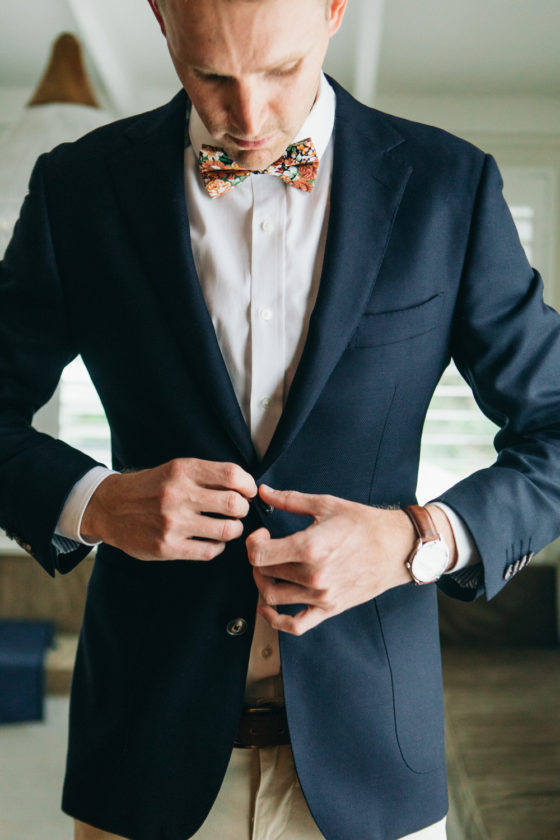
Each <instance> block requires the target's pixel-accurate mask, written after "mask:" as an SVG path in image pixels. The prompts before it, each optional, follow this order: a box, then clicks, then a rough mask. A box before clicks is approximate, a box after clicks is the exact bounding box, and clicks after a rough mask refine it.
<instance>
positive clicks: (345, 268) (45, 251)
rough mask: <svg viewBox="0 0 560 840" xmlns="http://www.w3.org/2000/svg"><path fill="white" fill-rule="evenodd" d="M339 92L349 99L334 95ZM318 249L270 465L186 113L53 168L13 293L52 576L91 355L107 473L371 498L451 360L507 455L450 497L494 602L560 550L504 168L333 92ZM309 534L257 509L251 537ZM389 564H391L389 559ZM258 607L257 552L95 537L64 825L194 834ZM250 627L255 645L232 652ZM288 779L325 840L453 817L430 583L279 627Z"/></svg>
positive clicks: (11, 479)
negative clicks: (202, 227)
mask: <svg viewBox="0 0 560 840" xmlns="http://www.w3.org/2000/svg"><path fill="white" fill-rule="evenodd" d="M333 84H334V83H333ZM335 91H336V97H337V106H336V122H335V129H334V167H335V168H334V175H333V181H332V192H331V207H330V220H329V230H328V241H327V249H326V254H325V262H324V269H323V275H322V279H321V284H320V290H319V296H318V300H317V303H316V306H315V309H314V312H313V315H312V317H311V323H310V328H309V336H308V339H307V343H306V345H305V349H304V353H303V358H302V360H301V363H300V365H299V368H298V370H297V373H296V377H295V379H294V382H293V385H292V388H291V391H290V393H289V396H288V400H287V404H286V407H285V411H284V413H283V415H282V417H281V420H280V422H279V425H278V428H277V430H276V433H275V435H274V438H273V440H272V442H271V444H270V447H269V449H268V451H267V452H266V454H265V456H264V458H263V459H262V460H259V458H258V457H257V455H256V453H255V451H254V448H253V446H252V443H251V438H250V434H249V431H248V429H247V426H246V424H245V422H244V419H243V416H242V414H241V411H240V409H239V405H238V403H237V401H236V398H235V395H234V392H233V389H232V385H231V382H230V381H229V378H228V375H227V371H226V367H225V365H224V362H223V359H222V357H221V354H220V350H219V347H218V343H217V340H216V336H215V333H214V330H213V327H212V323H211V319H210V317H209V314H208V311H207V309H206V307H205V304H204V299H203V296H202V293H201V289H200V285H199V282H198V279H197V276H196V273H195V267H194V263H193V257H192V252H191V247H190V241H189V225H188V207H186V206H185V192H184V183H183V145H184V134H185V108H186V96H185V94H184V92H181V93H180V94H178V95H177V96H176V97H175V98H174V99H173V100H172V101H171V102H170V103H169V104H168V105H165V106H164V107H162V108H159V109H157V110H155V111H152V112H150V113H148V114H144V115H142V116H139V117H134V118H130V119H126V120H123V121H120V122H117V123H114V124H112V125H109V126H106V127H104V128H101V129H99V130H96V131H94V132H93V133H91V134H89V135H88V136H86V137H85V138H83V139H82V140H80V141H78V142H76V143H73V144H67V145H63V146H61V147H59V148H57V149H56V150H54V151H53V152H51V153H50V154H48V155H45V156H42V157H41V158H40V159H39V161H38V163H37V165H36V167H35V169H34V172H33V175H32V178H31V183H30V192H29V195H28V197H27V199H26V201H25V204H24V206H23V209H22V214H21V218H20V221H19V222H18V225H17V227H16V230H15V233H14V237H13V239H12V242H11V244H10V246H9V248H8V250H7V252H6V255H5V259H4V262H3V264H2V273H1V276H0V306H1V314H0V432H1V433H0V523H1V524H2V525H3V526H4V527H5V528H6V530H7V531H8V532H10V534H11V535H13V536H14V537H15V538H17V539H18V541H20V543H22V544H24V545H25V546H27V550H28V551H29V552H30V553H31V554H32V555H33V556H35V557H36V558H37V560H38V561H39V563H41V565H42V566H43V567H44V568H45V569H46V570H47V571H48V572H49V573H50V574H51V575H54V574H55V572H56V571H59V572H68V571H69V570H70V569H72V568H73V567H74V566H75V565H76V564H77V563H78V562H79V561H80V560H81V559H82V557H83V556H84V555H85V554H86V553H87V549H86V548H84V547H82V546H79V547H76V549H75V550H73V551H70V552H69V553H66V554H64V553H61V552H60V551H59V550H58V549H57V547H56V546H55V545H54V544H53V539H52V538H53V532H54V529H55V526H56V523H57V520H58V516H59V514H60V511H61V509H62V507H63V504H64V501H65V499H66V496H67V494H68V492H69V491H70V489H71V487H72V486H73V484H74V483H75V482H76V481H77V480H78V479H79V478H80V477H81V476H82V475H83V474H84V473H85V472H86V471H87V470H89V469H90V467H92V466H93V465H94V464H95V462H94V461H93V460H92V459H91V458H89V457H87V456H86V455H84V454H83V453H81V452H78V451H76V450H75V449H73V448H72V447H70V446H68V445H67V444H65V443H63V442H62V441H58V440H53V439H51V438H50V437H48V436H46V435H44V434H39V433H38V432H36V431H34V430H33V429H32V428H31V427H30V425H29V424H30V421H31V418H32V415H33V413H34V412H35V411H36V410H37V409H38V408H39V406H40V405H42V404H43V403H45V402H46V400H47V399H48V398H49V397H50V395H51V394H52V393H53V391H54V389H55V386H56V384H57V382H58V379H59V376H60V373H61V371H62V369H63V367H64V366H65V365H66V364H67V363H68V362H69V361H70V360H71V359H72V358H73V357H75V356H76V354H78V353H79V354H81V355H82V357H83V359H84V361H85V364H86V366H87V368H88V370H89V372H90V374H91V377H92V380H93V382H94V384H95V387H96V388H97V390H98V392H99V395H100V397H101V400H102V402H103V406H104V409H105V411H106V414H107V417H108V420H109V423H110V426H111V433H112V453H113V464H114V467H115V469H117V470H121V469H125V468H126V469H130V468H135V469H138V468H147V467H153V466H156V465H158V464H161V463H163V462H165V461H168V460H170V459H172V458H176V457H197V458H206V459H215V460H221V461H226V460H227V461H236V462H237V463H239V464H240V465H241V466H242V467H244V468H245V469H246V470H248V471H250V472H251V473H252V474H253V475H254V476H255V478H256V479H257V481H261V480H262V481H265V482H267V483H269V484H270V485H272V486H274V487H278V488H295V489H298V490H301V491H304V492H310V493H330V494H334V495H337V496H341V497H344V498H347V499H352V500H355V501H357V502H362V503H366V504H375V505H405V504H408V503H411V502H413V501H414V499H415V487H416V479H417V468H418V457H419V447H420V436H421V431H422V424H423V422H424V417H425V413H426V409H427V406H428V403H429V401H430V397H431V395H432V393H433V390H434V388H435V386H436V384H437V382H438V379H439V378H440V376H441V373H442V371H443V370H444V368H445V367H446V365H447V364H448V362H449V360H450V358H451V357H453V358H454V359H455V361H456V363H457V365H458V367H459V369H460V370H461V372H462V374H463V375H464V376H465V378H466V379H467V381H468V382H469V384H470V385H471V386H472V388H473V390H474V393H475V396H476V399H477V401H478V403H479V405H480V406H481V408H482V410H483V411H484V412H485V413H486V414H488V415H489V416H490V417H491V418H492V419H493V420H494V421H495V422H497V423H498V424H499V425H500V427H501V431H500V432H499V434H498V435H497V437H496V447H497V450H498V453H499V454H498V457H497V460H496V463H495V464H493V465H492V466H491V467H490V468H489V469H485V470H482V471H480V472H477V473H475V474H474V475H472V476H470V477H469V478H468V479H466V480H464V481H461V482H460V483H459V484H457V485H456V486H455V487H453V488H452V489H451V490H449V491H448V492H447V493H445V494H444V495H443V496H442V497H441V498H442V500H443V501H444V502H445V503H446V504H448V505H449V506H450V507H451V508H453V509H454V510H456V511H457V513H458V514H459V515H460V516H461V517H462V518H463V520H464V521H465V523H466V524H467V526H468V528H469V529H470V531H471V533H472V535H473V537H474V540H475V542H476V545H477V547H478V550H479V552H480V556H481V560H482V565H481V566H479V567H478V568H477V570H476V574H475V575H474V585H472V586H471V587H470V588H468V587H465V586H462V585H461V584H460V578H459V577H456V578H455V579H454V578H453V576H448V577H446V578H445V579H444V580H443V582H442V583H441V586H442V587H443V588H444V589H446V590H447V592H448V593H449V594H450V595H453V596H456V597H461V598H467V599H468V598H473V597H475V596H477V595H480V594H482V593H485V594H486V596H487V597H492V596H494V595H495V594H496V593H497V592H498V591H499V590H500V589H501V588H502V587H503V586H504V584H505V582H506V579H507V578H508V577H509V576H511V575H512V573H515V572H516V571H517V570H518V569H519V568H520V566H522V565H524V562H525V561H523V562H522V558H526V557H527V556H528V555H529V554H530V552H533V551H536V550H538V549H540V548H541V547H543V546H544V545H545V544H547V543H548V542H550V541H551V540H552V539H553V538H555V537H556V536H557V535H558V533H560V513H559V511H560V481H559V477H560V472H559V466H560V446H559V443H560V423H559V421H560V388H559V377H558V370H559V369H560V319H559V318H558V316H557V315H556V313H554V312H553V311H552V310H551V309H550V308H548V307H547V306H545V305H544V304H543V301H542V286H541V280H540V278H539V276H538V274H537V273H536V272H534V271H533V270H532V269H531V268H530V266H529V265H528V263H527V261H526V258H525V256H524V253H523V250H522V248H521V245H520V244H519V240H518V237H517V234H516V231H515V228H514V225H513V222H512V220H511V216H510V214H509V212H508V210H507V207H506V205H505V203H504V201H503V198H502V194H501V179H500V175H499V173H498V171H497V168H496V165H495V163H494V161H493V160H492V158H490V157H488V156H486V155H484V154H483V153H482V152H481V151H479V150H478V149H476V148H474V147H473V146H471V145H470V144H467V143H466V142H464V141H462V140H459V139H457V138H455V137H452V136H450V135H449V134H446V133H445V132H442V131H440V130H438V129H435V128H432V127H427V126H423V125H418V124H414V123H411V122H408V121H405V120H402V119H398V118H395V117H392V116H388V115H385V114H381V113H379V112H377V111H375V110H372V109H369V108H366V107H365V106H363V105H361V104H359V103H358V102H356V101H355V100H354V99H352V98H351V97H350V96H349V95H348V94H347V93H346V92H345V91H343V90H342V89H341V88H340V87H339V86H337V85H335ZM263 523H264V524H265V525H266V527H268V528H269V529H270V531H271V533H272V534H273V536H281V535H285V534H288V533H291V532H293V531H295V530H297V529H300V528H303V527H305V526H306V525H307V524H308V520H307V519H306V518H304V517H298V516H294V515H290V514H287V513H284V512H281V511H273V512H270V513H267V512H266V511H265V510H264V509H263V507H261V506H260V505H259V503H255V504H254V505H253V509H252V510H251V513H250V515H249V516H248V518H247V520H246V533H249V532H250V531H252V530H253V529H255V528H256V527H258V526H260V525H262V524H263ZM372 562H375V557H372ZM256 597H257V592H256V589H255V586H254V583H253V579H252V574H251V569H250V566H249V563H248V562H247V556H246V552H245V547H244V540H243V539H239V540H237V541H235V542H234V543H232V544H230V545H228V546H227V548H226V550H225V551H224V553H223V554H222V555H221V556H220V557H219V558H217V559H216V560H214V561H212V562H211V563H196V562H186V561H176V562H160V563H145V562H141V561H139V560H137V559H135V558H134V557H130V556H127V555H125V554H124V553H123V552H121V551H119V550H117V549H116V548H114V547H112V546H110V545H102V546H101V547H100V548H99V550H98V552H97V557H96V561H95V566H94V570H93V574H92V577H91V582H90V584H89V589H88V596H87V604H86V610H85V617H84V625H83V630H82V633H81V636H80V644H79V650H78V657H77V662H76V669H75V675H74V682H73V687H72V704H71V708H72V711H71V727H70V742H69V752H68V767H67V775H66V782H65V787H64V799H63V807H64V809H65V810H66V811H67V812H68V813H69V814H71V815H73V816H76V817H78V818H80V819H81V820H84V821H85V822H88V823H92V824H94V825H96V826H99V827H100V828H103V829H105V830H107V831H110V832H114V833H117V834H120V835H123V836H125V837H130V838H133V840H185V838H187V837H189V836H191V835H192V834H193V833H194V832H195V831H196V830H197V829H198V827H199V826H200V825H201V823H202V822H203V820H204V819H205V817H206V815H207V814H208V812H209V810H210V808H211V806H212V803H213V801H214V799H215V797H216V795H217V792H218V789H219V787H220V783H221V780H222V777H223V775H224V772H225V770H226V767H227V764H228V760H229V757H230V754H231V750H232V744H233V740H234V734H235V731H236V727H237V723H238V719H239V714H240V709H241V707H242V703H243V692H244V684H245V676H246V669H247V662H248V656H249V649H250V645H251V636H252V629H253V623H254V616H255V604H256ZM236 617H244V618H245V619H246V620H247V622H248V631H247V632H246V633H245V634H244V635H238V636H230V635H228V633H227V632H226V627H227V624H228V622H229V621H230V620H231V619H233V618H236ZM281 656H282V672H283V680H284V689H285V695H286V706H287V713H288V720H289V727H290V734H291V741H292V745H293V751H294V756H295V763H296V767H297V772H298V775H299V778H300V781H301V784H302V788H303V791H304V794H305V796H306V799H307V801H308V803H309V807H310V809H311V812H312V813H313V816H314V818H315V820H316V821H317V824H318V825H319V828H320V829H321V831H322V832H323V834H324V835H325V837H326V838H328V840H394V838H397V837H401V836H402V835H406V834H408V833H410V832H413V831H415V830H418V829H420V828H422V827H423V826H426V825H429V824H431V823H433V822H435V821H436V820H438V819H440V818H441V817H443V815H444V814H445V812H446V809H447V796H446V775H445V764H444V749H443V746H444V745H443V708H442V687H441V672H440V651H439V640H438V624H437V607H436V587H435V586H433V585H428V586H424V587H416V586H414V585H413V584H412V583H411V584H408V585H404V586H400V587H398V588H395V589H392V590H390V591H388V592H386V593H385V594H384V595H382V596H381V597H379V598H376V599H374V600H372V601H369V602H367V603H364V604H362V605H360V606H358V607H355V608H353V609H350V610H348V611H347V612H345V613H343V614H342V615H339V616H337V617H335V618H331V619H329V620H328V621H326V622H324V623H323V624H321V625H320V626H319V627H317V628H316V629H314V630H312V631H310V632H308V633H307V634H305V635H304V636H302V637H299V638H296V637H293V636H289V635H285V634H281Z"/></svg>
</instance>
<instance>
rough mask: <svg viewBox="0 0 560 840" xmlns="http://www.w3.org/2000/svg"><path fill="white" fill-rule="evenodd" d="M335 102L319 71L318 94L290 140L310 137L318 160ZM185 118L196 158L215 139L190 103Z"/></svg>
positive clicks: (330, 128) (331, 124) (327, 137)
mask: <svg viewBox="0 0 560 840" xmlns="http://www.w3.org/2000/svg"><path fill="white" fill-rule="evenodd" d="M335 104H336V97H335V93H334V90H333V89H332V87H331V86H330V84H329V83H328V81H327V79H326V76H325V74H324V73H321V82H320V85H319V95H318V96H317V99H316V100H315V103H314V105H313V108H312V109H311V111H310V112H309V114H308V115H307V118H306V120H305V122H304V123H303V125H302V127H301V129H300V130H299V131H298V132H297V134H296V136H295V137H294V138H293V140H292V143H296V142H298V141H300V140H307V138H308V137H311V139H312V140H313V144H314V146H315V149H316V151H317V155H318V157H319V160H320V159H321V156H322V155H323V154H324V152H325V149H326V148H327V146H328V144H329V141H330V139H331V136H332V132H333V128H334V112H335ZM187 120H188V136H189V138H190V143H191V146H192V147H193V152H194V154H195V157H196V158H198V156H199V154H200V150H201V148H202V146H203V145H207V146H213V145H215V142H216V141H215V140H214V139H213V137H212V135H211V134H210V133H209V132H208V131H207V130H206V127H205V126H204V123H203V122H202V120H201V119H200V115H199V113H198V111H197V110H196V108H195V107H194V105H191V107H190V109H188V110H187Z"/></svg>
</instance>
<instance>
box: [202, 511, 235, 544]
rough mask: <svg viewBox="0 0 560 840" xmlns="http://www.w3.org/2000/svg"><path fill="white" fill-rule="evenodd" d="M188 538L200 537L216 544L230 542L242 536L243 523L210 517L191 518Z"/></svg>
mask: <svg viewBox="0 0 560 840" xmlns="http://www.w3.org/2000/svg"><path fill="white" fill-rule="evenodd" d="M189 528H190V529H191V531H192V533H191V534H190V536H193V537H202V538H203V539H207V540H217V541H218V542H230V540H236V539H238V538H239V537H240V536H241V535H242V534H243V523H242V522H241V521H240V520H239V519H215V518H214V517H212V516H193V517H192V519H191V520H189Z"/></svg>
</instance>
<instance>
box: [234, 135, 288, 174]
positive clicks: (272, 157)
mask: <svg viewBox="0 0 560 840" xmlns="http://www.w3.org/2000/svg"><path fill="white" fill-rule="evenodd" d="M223 148H224V151H225V152H226V154H228V155H229V157H230V158H231V159H232V160H234V161H235V162H236V163H237V164H239V166H242V167H243V168H244V169H252V170H260V169H266V168H267V166H270V164H271V163H274V162H275V161H276V160H278V158H280V157H282V154H283V153H284V150H285V147H282V148H279V149H278V148H271V147H263V148H262V149H241V148H239V146H236V145H235V144H233V143H231V142H230V143H227V144H226V143H224V145H223Z"/></svg>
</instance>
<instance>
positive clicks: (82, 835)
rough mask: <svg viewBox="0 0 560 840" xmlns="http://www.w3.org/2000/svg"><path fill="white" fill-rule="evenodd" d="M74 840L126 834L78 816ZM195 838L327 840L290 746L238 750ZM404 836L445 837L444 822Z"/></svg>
mask: <svg viewBox="0 0 560 840" xmlns="http://www.w3.org/2000/svg"><path fill="white" fill-rule="evenodd" d="M349 807H351V803H349ZM74 840H125V838H122V837H120V836H119V835H117V834H110V833H109V832H107V831H100V830H99V829H97V828H93V826H89V825H86V824H85V823H82V822H79V820H75V822H74ZM127 840H135V838H134V837H132V838H127ZM185 840H186V838H185ZM193 840H324V836H323V834H321V832H320V831H319V829H318V828H317V826H316V824H315V822H314V820H313V817H312V816H311V814H310V812H309V809H308V807H307V804H306V802H305V799H304V796H303V793H302V791H301V787H300V784H299V781H298V778H297V775H296V771H295V767H294V762H293V758H292V751H291V749H290V747H289V746H281V747H267V748H265V749H257V750H242V749H234V751H233V754H232V757H231V761H230V763H229V766H228V769H227V773H226V775H225V778H224V781H223V784H222V787H221V789H220V792H219V794H218V798H217V799H216V802H215V803H214V807H213V808H212V810H211V812H210V814H209V815H208V817H207V819H206V821H205V823H204V825H203V826H202V828H200V829H199V830H198V831H197V832H196V834H195V835H194V836H193ZM364 840H366V838H364ZM402 840H445V820H443V821H442V822H440V823H437V824H436V825H435V826H431V827H430V828H427V829H424V830H422V831H417V832H415V833H414V834H410V835H408V836H407V837H405V838H402Z"/></svg>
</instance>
